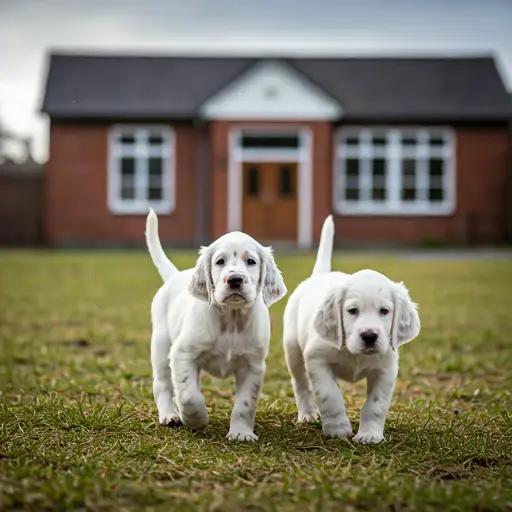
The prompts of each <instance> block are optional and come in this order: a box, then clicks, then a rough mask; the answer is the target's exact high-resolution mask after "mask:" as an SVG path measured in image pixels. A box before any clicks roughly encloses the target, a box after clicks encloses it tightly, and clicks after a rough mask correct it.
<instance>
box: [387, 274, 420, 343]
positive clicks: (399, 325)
mask: <svg viewBox="0 0 512 512" xmlns="http://www.w3.org/2000/svg"><path fill="white" fill-rule="evenodd" d="M394 296H395V312H394V316H393V326H392V327H391V344H392V347H393V348H394V349H395V350H396V349H397V348H398V347H399V346H400V345H403V344H404V343H408V342H409V341H412V340H413V339H414V338H416V336H418V334H419V333H420V328H421V324H420V316H419V314H418V305H417V304H416V303H414V302H413V301H412V300H411V298H410V297H409V291H408V290H407V288H406V287H405V286H404V284H403V283H395V290H394Z"/></svg>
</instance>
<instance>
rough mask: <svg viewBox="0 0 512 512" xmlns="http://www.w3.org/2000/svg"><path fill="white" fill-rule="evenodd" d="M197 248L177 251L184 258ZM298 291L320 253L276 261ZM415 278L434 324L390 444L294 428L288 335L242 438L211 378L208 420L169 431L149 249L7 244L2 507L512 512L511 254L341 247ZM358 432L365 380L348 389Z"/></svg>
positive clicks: (2, 292)
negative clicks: (162, 404) (153, 352)
mask: <svg viewBox="0 0 512 512" xmlns="http://www.w3.org/2000/svg"><path fill="white" fill-rule="evenodd" d="M194 258H195V255H194V254H193V253H185V252H178V253H176V254H175V255H174V260H175V262H176V263H177V264H178V265H179V266H180V267H182V268H183V267H185V266H189V265H191V264H192V263H193V261H194ZM276 258H277V261H278V264H279V265H280V267H281V268H282V270H283V273H284V276H285V280H286V283H287V285H288V288H289V290H290V291H291V290H293V289H294V287H295V286H296V285H297V283H299V281H300V280H301V279H303V278H304V277H306V276H307V275H308V274H309V272H310V270H311V268H312V264H313V257H312V256H297V257H281V256H280V255H279V254H277V256H276ZM334 266H335V268H339V269H344V270H346V271H354V270H357V269H359V268H364V267H369V268H373V269H375V270H379V271H382V272H384V273H386V274H387V275H388V276H389V277H391V278H392V279H396V280H403V281H404V282H405V283H406V285H407V286H408V287H409V288H410V290H411V295H412V297H413V300H415V301H417V302H419V303H420V313H421V319H422V331H421V334H420V336H419V338H417V339H416V340H414V341H413V342H412V343H410V344H408V345H405V346H403V347H402V348H401V350H400V355H401V365H400V376H399V381H398V384H397V388H396V391H395V394H394V398H393V402H392V406H391V409H390V413H389V416H388V419H387V422H386V429H385V435H386V438H387V441H386V443H384V444H381V445H377V446H360V445H356V444H354V443H351V442H348V441H343V440H325V439H324V438H323V437H322V430H321V426H320V425H319V424H312V425H305V426H303V425H300V426H299V425H296V424H295V417H296V407H295V403H294V400H293V395H292V390H291V386H290V384H289V376H288V373H287V370H286V367H285V363H284V356H283V350H282V347H281V333H282V312H283V309H284V306H285V303H286V298H285V299H284V300H283V301H281V302H279V303H277V304H276V305H274V306H273V307H272V309H271V315H272V325H273V336H272V343H271V351H270V355H269V358H268V360H267V367H268V371H267V375H266V379H265V384H264V387H263V394H262V398H261V400H260V404H259V408H258V412H257V417H256V433H257V434H258V435H259V442H258V444H256V445H247V444H240V443H233V442H229V441H227V440H226V439H225V436H226V434H227V432H228V422H229V414H230V410H231V407H232V404H233V394H234V385H233V381H232V380H231V379H230V380H226V381H218V380H212V379H210V378H209V377H208V376H206V375H205V376H204V378H203V390H204V394H205V396H206V400H207V404H208V407H209V410H210V418H211V423H210V425H209V426H208V428H207V429H206V430H205V431H203V432H202V433H200V434H193V433H191V432H190V431H188V430H187V429H185V428H181V429H177V430H170V429H167V428H164V427H160V426H159V425H158V422H157V414H156V409H155V405H154V403H153V398H152V394H151V368H150V362H149V336H150V328H149V305H150V301H151V298H152V296H153V294H154V292H155V291H156V290H157V288H158V286H159V285H160V281H159V277H158V275H157V273H156V270H155V269H154V268H153V266H152V264H151V262H150V259H149V257H148V256H147V255H146V254H145V253H144V252H127V253H105V254H103V253H98V252H90V253H85V252H56V253H47V252H19V253H16V252H4V253H0V390H1V400H0V407H1V410H0V416H1V417H0V420H1V427H0V509H1V510H14V509H16V510H22V509H25V510H38V511H39V510H46V509H48V510H49V509H52V510H116V511H123V510H141V509H145V510H166V511H168V510H178V509H179V510H219V511H230V510H233V511H246V510H285V511H295V510H359V509H378V510H428V509H430V510H506V509H508V510H511V509H512V398H511V392H512V305H511V303H512V300H511V298H512V297H511V292H510V284H511V282H512V262H507V261H501V262H500V261H494V262H485V261H480V262H479V261H472V262H460V261H447V262H442V261H435V262H424V261H407V260H398V259H394V258H392V257H377V256H375V257H369V256H364V257H362V258H356V257H355V256H353V255H351V256H350V257H342V256H338V257H337V259H336V261H335V265H334ZM344 393H345V399H346V403H347V409H348V413H349V416H350V418H351V420H352V422H353V425H354V428H357V425H358V422H359V411H360V408H361V405H362V403H363V400H364V396H365V386H364V383H358V384H357V385H348V384H346V385H344Z"/></svg>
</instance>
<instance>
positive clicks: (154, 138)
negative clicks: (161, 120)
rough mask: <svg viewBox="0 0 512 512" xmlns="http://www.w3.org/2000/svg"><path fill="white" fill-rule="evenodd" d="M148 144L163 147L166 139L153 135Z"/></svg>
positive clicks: (159, 135) (150, 136)
mask: <svg viewBox="0 0 512 512" xmlns="http://www.w3.org/2000/svg"><path fill="white" fill-rule="evenodd" d="M148 142H149V145H150V146H161V145H162V144H163V143H164V138H163V136H162V135H161V134H157V133H151V134H150V135H149V138H148Z"/></svg>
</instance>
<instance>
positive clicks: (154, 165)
mask: <svg viewBox="0 0 512 512" xmlns="http://www.w3.org/2000/svg"><path fill="white" fill-rule="evenodd" d="M148 167H149V177H150V178H151V177H153V176H154V177H157V176H162V174H163V162H162V159H161V158H150V159H149V166H148Z"/></svg>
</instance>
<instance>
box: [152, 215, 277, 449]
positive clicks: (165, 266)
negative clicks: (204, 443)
mask: <svg viewBox="0 0 512 512" xmlns="http://www.w3.org/2000/svg"><path fill="white" fill-rule="evenodd" d="M146 242H147V246H148V249H149V253H150V255H151V258H152V260H153V263H154V264H155V266H156V268H157V270H158V272H159V273H160V276H161V277H162V279H163V281H164V284H163V286H162V287H161V288H160V289H159V290H158V292H157V293H156V295H155V297H154V299H153V303H152V306H151V320H152V327H153V331H152V335H151V364H152V367H153V395H154V398H155V402H156V405H157V408H158V415H159V420H160V423H161V424H162V425H169V426H177V425H180V424H181V423H184V424H185V425H187V426H188V427H190V428H191V429H193V430H200V429H202V428H204V427H205V426H206V425H207V424H208V412H207V410H206V404H205V400H204V397H203V395H202V393H201V389H200V379H199V374H200V372H201V371H202V370H204V371H206V372H208V373H209V374H211V375H213V376H214V377H222V378H223V377H227V376H228V375H232V374H234V375H235V379H236V401H235V405H234V408H233V411H232V414H231V422H230V428H229V434H228V438H229V439H233V440H235V439H238V440H241V441H256V440H257V439H258V438H257V436H256V435H255V434H254V415H255V412H256V404H257V401H258V397H259V393H260V389H261V386H262V383H263V377H264V374H265V359H266V356H267V353H268V347H269V341H270V315H269V312H268V307H270V305H271V304H273V303H274V302H277V301H278V300H280V299H281V298H283V297H284V296H285V295H286V287H285V284H284V282H283V279H282V277H281V273H280V271H279V270H278V268H277V266H276V264H275V262H274V258H273V256H272V250H271V249H270V248H267V247H263V246H261V245H260V244H259V243H258V242H256V240H254V239H253V238H251V237H250V236H248V235H246V234H244V233H240V232H232V233H228V234H226V235H224V236H222V237H221V238H219V239H218V240H216V241H215V242H213V243H212V244H211V245H210V246H209V247H202V248H201V250H200V255H199V258H198V260H197V263H196V266H195V268H191V269H188V270H184V271H181V272H180V271H179V270H178V269H177V268H176V267H175V266H174V265H173V264H172V263H171V261H170V260H169V259H168V258H167V256H166V255H165V253H164V251H163V249H162V246H161V244H160V239H159V236H158V219H157V216H156V214H155V213H154V211H153V210H150V213H149V215H148V217H147V221H146Z"/></svg>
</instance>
